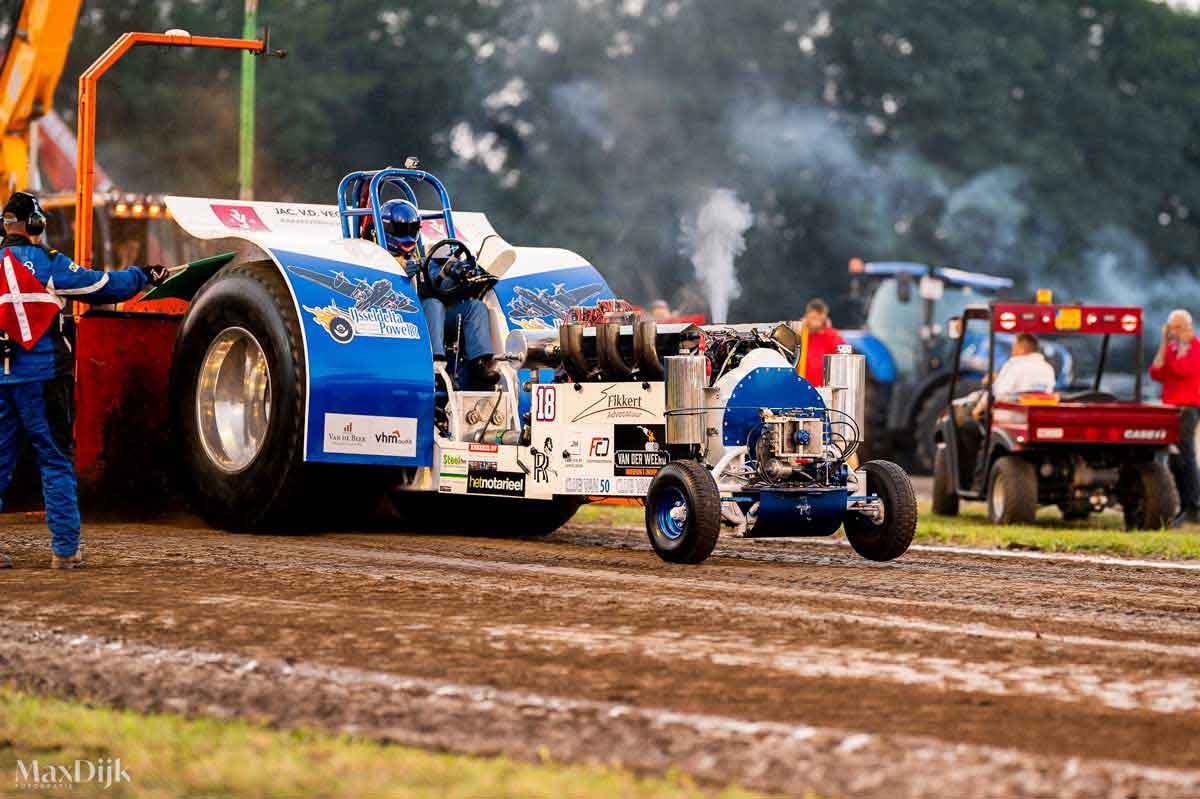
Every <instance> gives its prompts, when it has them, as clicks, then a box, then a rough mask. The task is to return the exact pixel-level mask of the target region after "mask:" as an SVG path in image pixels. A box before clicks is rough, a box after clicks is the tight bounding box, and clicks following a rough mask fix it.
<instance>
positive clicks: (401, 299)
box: [288, 266, 418, 313]
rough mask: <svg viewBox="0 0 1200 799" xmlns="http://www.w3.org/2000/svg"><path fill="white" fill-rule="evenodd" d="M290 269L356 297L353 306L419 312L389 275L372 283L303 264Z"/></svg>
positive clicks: (352, 297)
mask: <svg viewBox="0 0 1200 799" xmlns="http://www.w3.org/2000/svg"><path fill="white" fill-rule="evenodd" d="M288 269H289V270H291V271H292V272H294V273H295V274H297V275H299V276H300V277H302V278H305V279H306V280H311V281H312V282H314V283H316V284H318V285H321V286H325V287H326V288H328V289H331V290H333V291H334V292H336V293H338V294H341V295H342V296H343V297H348V298H350V299H352V300H354V309H355V310H358V311H365V310H367V309H370V308H375V309H381V310H387V311H396V312H397V313H416V311H417V310H418V309H417V304H416V303H415V302H413V301H412V300H411V299H410V298H408V297H406V296H404V295H403V294H401V293H400V292H398V291H396V287H395V286H393V285H392V281H390V280H388V279H387V278H380V279H379V280H376V281H375V282H373V283H372V282H371V281H369V280H367V279H366V278H361V277H360V278H355V279H354V280H351V279H350V278H348V277H346V275H345V274H344V273H342V272H333V273H332V274H331V275H328V274H322V273H320V272H314V271H313V270H311V269H305V268H304V267H301V266H289V267H288Z"/></svg>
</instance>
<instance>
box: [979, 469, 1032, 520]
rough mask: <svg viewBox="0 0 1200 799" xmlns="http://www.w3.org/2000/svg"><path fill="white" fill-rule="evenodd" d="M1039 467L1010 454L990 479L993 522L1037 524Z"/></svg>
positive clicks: (990, 516)
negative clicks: (1035, 522) (1035, 521)
mask: <svg viewBox="0 0 1200 799" xmlns="http://www.w3.org/2000/svg"><path fill="white" fill-rule="evenodd" d="M1037 500H1038V484H1037V470H1036V469H1035V468H1034V467H1033V464H1032V463H1030V462H1029V461H1027V460H1025V459H1024V458H1019V457H1016V456H1014V455H1006V456H1004V457H1002V458H1000V459H999V460H998V461H996V464H995V465H994V466H993V467H992V476H991V479H990V480H989V481H988V494H987V506H988V520H989V521H991V522H992V524H1033V522H1034V520H1035V519H1036V518H1037V507H1038V504H1037Z"/></svg>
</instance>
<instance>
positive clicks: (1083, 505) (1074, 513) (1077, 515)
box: [1058, 501, 1092, 522]
mask: <svg viewBox="0 0 1200 799" xmlns="http://www.w3.org/2000/svg"><path fill="white" fill-rule="evenodd" d="M1058 509H1059V510H1060V511H1062V517H1063V521H1065V522H1080V521H1083V520H1084V519H1086V518H1087V517H1088V516H1091V515H1092V506H1091V505H1090V504H1089V503H1087V502H1086V501H1085V502H1071V503H1067V502H1060V503H1059V505H1058Z"/></svg>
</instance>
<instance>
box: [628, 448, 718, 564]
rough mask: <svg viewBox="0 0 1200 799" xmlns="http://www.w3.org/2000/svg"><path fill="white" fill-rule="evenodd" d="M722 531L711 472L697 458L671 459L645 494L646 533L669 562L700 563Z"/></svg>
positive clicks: (656, 549) (710, 550)
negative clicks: (695, 459) (693, 459)
mask: <svg viewBox="0 0 1200 799" xmlns="http://www.w3.org/2000/svg"><path fill="white" fill-rule="evenodd" d="M720 533H721V495H720V493H718V491H717V484H716V481H714V480H713V476H712V473H711V472H709V470H708V469H707V468H705V466H704V465H703V464H701V463H697V462H696V461H673V462H672V463H668V464H667V465H666V466H664V467H663V468H662V469H660V470H659V472H658V474H657V475H655V477H654V482H652V483H651V484H650V491H649V492H648V493H647V495H646V535H647V536H649V538H650V546H652V547H654V551H655V552H656V553H657V554H658V556H659V557H660V558H662V559H663V560H665V561H667V562H668V563H701V562H703V561H704V560H705V559H706V558H707V557H708V556H709V555H711V554H712V551H713V549H714V548H715V547H716V546H717V536H719V535H720Z"/></svg>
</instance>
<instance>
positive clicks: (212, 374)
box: [171, 261, 390, 531]
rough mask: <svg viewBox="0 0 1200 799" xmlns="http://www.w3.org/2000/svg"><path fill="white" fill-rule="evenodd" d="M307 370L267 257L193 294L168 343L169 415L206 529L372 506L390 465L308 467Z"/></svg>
mask: <svg viewBox="0 0 1200 799" xmlns="http://www.w3.org/2000/svg"><path fill="white" fill-rule="evenodd" d="M304 370H305V363H304V352H303V348H302V344H301V335H300V322H299V320H298V319H297V318H296V311H295V306H294V305H293V303H292V298H291V295H290V294H289V293H288V290H287V287H286V285H285V284H284V282H283V279H282V278H281V277H280V276H279V273H278V271H277V270H276V268H275V266H274V265H273V264H271V263H269V262H265V261H258V262H254V263H248V264H236V265H233V266H228V267H225V268H224V269H222V270H221V271H220V272H219V273H218V274H217V275H215V276H214V277H213V278H212V279H211V280H210V281H209V282H208V283H207V284H206V285H205V286H204V287H203V288H202V289H201V290H200V292H199V293H198V294H197V295H196V297H195V299H193V300H192V303H191V306H190V307H189V308H188V312H187V314H186V315H185V316H184V318H183V321H182V322H181V323H180V325H179V332H178V334H177V336H176V339H175V357H174V361H173V363H172V367H171V414H172V423H173V430H174V432H175V434H176V435H177V436H178V441H179V444H180V451H181V455H182V458H183V462H184V471H185V478H186V481H187V483H188V484H189V486H190V489H191V494H192V496H193V499H194V501H195V503H196V505H197V506H198V510H199V511H200V513H201V515H203V516H204V518H205V519H206V520H207V521H208V522H209V523H210V524H212V525H213V526H215V527H219V528H223V529H227V530H239V531H249V530H264V529H276V526H281V527H282V526H283V525H287V526H288V527H293V526H300V527H312V526H314V525H320V524H324V523H328V522H330V521H333V519H332V518H331V517H330V515H329V514H330V513H332V512H333V511H332V510H330V511H329V513H326V514H322V513H319V512H318V511H319V510H320V509H321V507H322V506H323V507H324V508H326V509H331V508H332V507H333V506H334V505H336V506H337V507H338V508H340V509H342V510H343V511H348V512H353V510H354V509H355V508H356V507H369V505H370V503H371V498H370V497H367V496H366V493H367V491H368V490H370V489H371V488H372V486H375V487H377V485H378V481H380V480H384V479H386V477H387V475H388V473H389V471H390V470H387V469H382V470H374V471H372V472H371V473H370V474H364V473H363V472H361V471H360V470H357V469H353V468H350V469H346V468H341V467H325V468H322V469H317V468H316V467H313V466H311V465H310V466H307V467H306V466H305V464H304V463H303V453H304V386H305V376H304ZM306 481H307V486H306ZM345 491H350V493H349V494H346V493H344V492H345ZM380 495H382V492H381V491H380V492H379V493H377V494H376V495H375V496H376V497H378V496H380ZM331 498H336V500H335V501H331ZM339 516H340V518H339V519H338V520H337V521H344V519H345V518H347V517H346V516H344V515H342V514H341V512H340V511H339Z"/></svg>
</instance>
